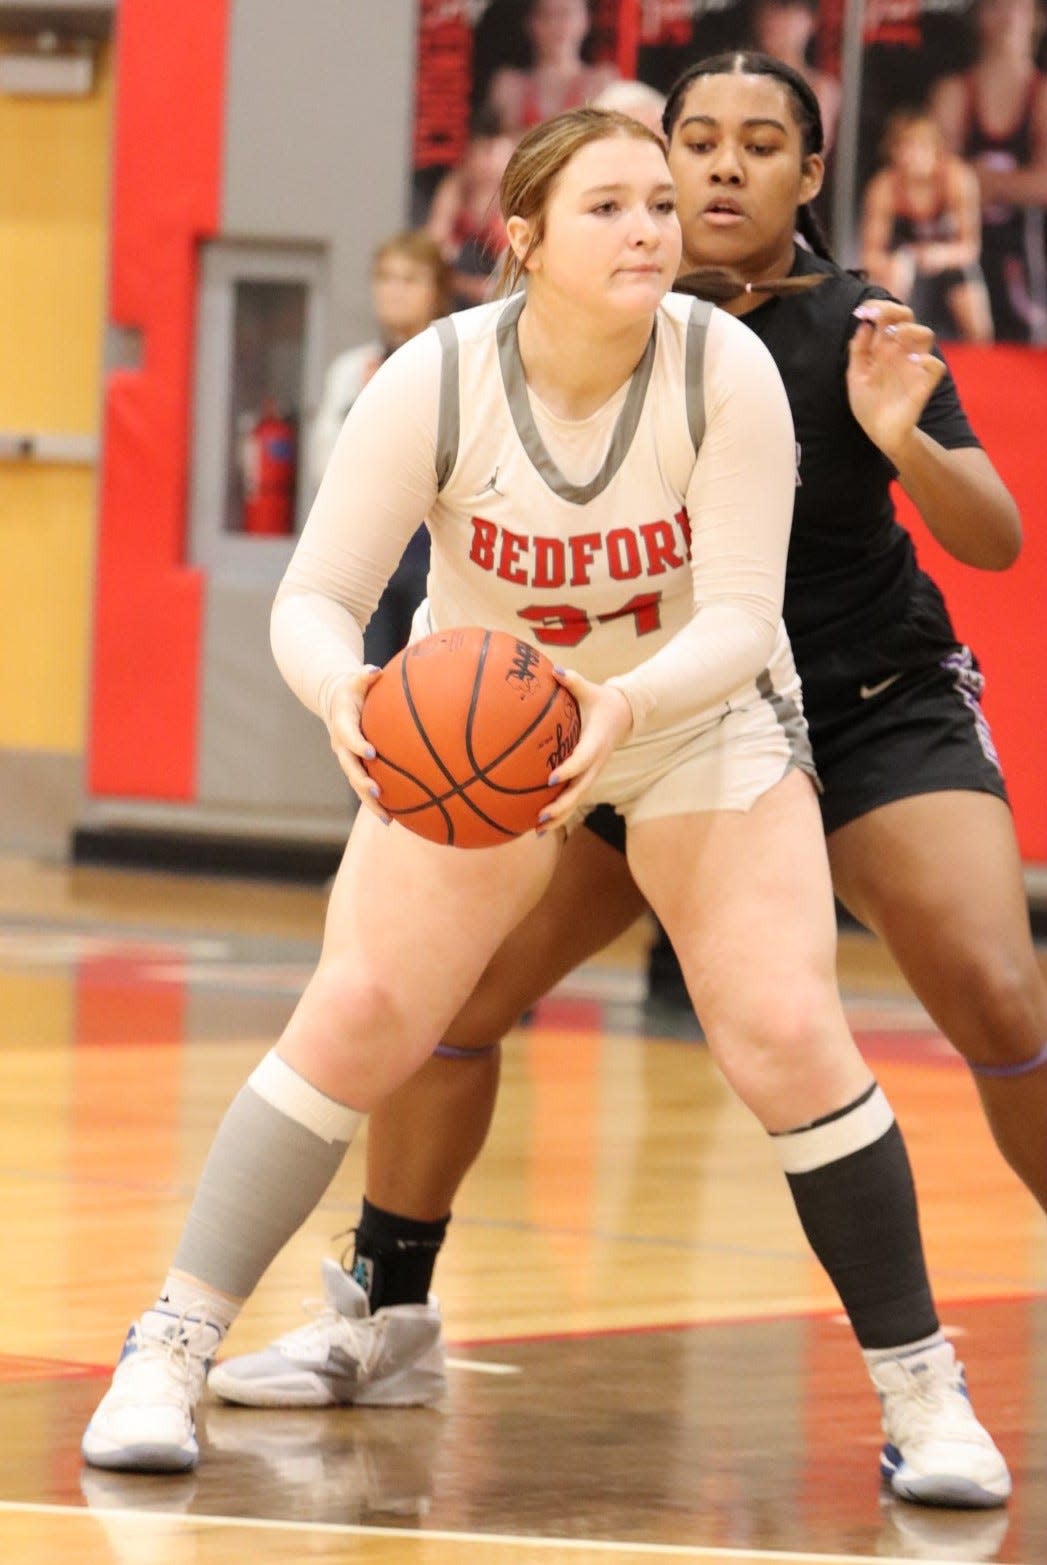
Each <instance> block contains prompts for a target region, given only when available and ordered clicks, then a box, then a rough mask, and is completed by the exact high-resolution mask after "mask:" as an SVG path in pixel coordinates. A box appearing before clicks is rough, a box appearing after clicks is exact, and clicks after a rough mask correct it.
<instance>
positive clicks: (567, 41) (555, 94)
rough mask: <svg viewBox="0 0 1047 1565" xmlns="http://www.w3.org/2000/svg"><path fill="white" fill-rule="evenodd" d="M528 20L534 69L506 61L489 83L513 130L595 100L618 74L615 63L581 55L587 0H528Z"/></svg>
mask: <svg viewBox="0 0 1047 1565" xmlns="http://www.w3.org/2000/svg"><path fill="white" fill-rule="evenodd" d="M523 25H524V32H525V33H526V36H527V39H528V42H529V43H530V46H531V67H530V69H529V70H525V71H524V70H518V69H516V68H515V67H513V66H502V67H501V69H500V70H497V71H495V73H494V75H493V76H492V77H491V82H490V86H489V87H488V89H487V106H488V108H489V109H490V110H491V111H492V113H493V114H494V115H495V118H496V119H497V121H498V124H499V125H500V126H501V128H502V130H503V131H505V132H506V133H507V134H508V135H510V136H518V135H520V134H521V133H522V132H523V131H525V130H529V129H530V127H531V126H532V125H538V124H539V123H540V122H541V121H542V120H545V119H549V118H550V117H551V116H552V115H554V114H559V113H561V112H562V111H563V110H565V109H577V108H580V107H581V106H582V105H583V104H585V103H590V102H591V101H592V100H593V98H595V97H596V95H597V93H599V92H601V91H602V90H603V89H604V87H606V86H607V85H608V83H609V82H611V81H613V80H615V78H616V77H617V75H618V71H617V68H616V67H615V66H614V65H611V64H609V63H604V64H600V65H589V64H587V62H586V61H585V59H584V58H583V56H582V49H583V47H584V44H585V40H586V38H587V37H588V36H589V29H590V27H591V25H592V24H591V18H590V16H589V6H588V0H524V22H523Z"/></svg>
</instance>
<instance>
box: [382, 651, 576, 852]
mask: <svg viewBox="0 0 1047 1565" xmlns="http://www.w3.org/2000/svg"><path fill="white" fill-rule="evenodd" d="M360 726H361V728H362V730H363V734H364V737H365V739H367V740H369V741H370V743H371V744H373V745H374V747H375V749H376V751H377V752H378V754H377V756H376V757H375V759H374V760H373V761H367V762H365V763H364V764H365V765H366V768H367V771H368V774H369V775H370V776H371V777H373V778H374V780H375V782H376V783H377V784H378V786H379V787H380V788H381V790H382V794H381V799H380V800H379V802H380V804H381V805H382V807H383V809H385V810H387V811H388V813H389V814H390V815H391V816H392V817H393V818H394V820H398V821H399V822H400V823H401V825H403V826H406V827H407V828H408V829H409V830H410V831H413V832H417V834H418V835H419V836H420V837H427V838H428V839H429V841H430V842H440V843H446V844H448V845H450V846H452V847H456V848H490V847H494V846H496V845H497V844H498V843H502V842H508V841H509V839H510V838H512V837H518V836H520V834H521V833H522V832H525V831H531V830H532V829H533V828H534V827H535V826H536V825H537V824H538V813H539V811H540V810H541V809H542V808H543V807H544V806H545V805H547V804H548V803H549V802H550V801H551V800H552V799H555V797H556V795H557V792H558V791H559V790H558V789H555V788H550V787H549V778H550V776H551V775H552V773H553V772H554V771H555V770H556V768H557V767H558V766H559V765H560V763H561V762H562V761H565V760H566V759H567V757H568V756H569V755H570V753H571V751H572V750H573V749H574V746H575V743H576V741H577V739H578V732H579V727H580V722H579V717H578V707H577V705H576V703H575V700H574V697H573V696H572V695H571V693H570V691H569V690H566V689H565V688H564V686H563V685H561V684H559V683H558V682H557V679H556V676H555V675H554V673H553V666H552V664H551V663H550V662H549V659H548V658H546V657H544V656H543V655H542V653H541V652H538V651H537V650H536V649H535V648H534V647H532V646H531V645H530V644H529V643H528V642H526V641H518V640H517V639H516V637H515V636H510V635H509V634H508V633H507V632H506V631H502V630H483V629H481V628H480V627H479V626H469V627H467V628H465V629H460V630H441V631H437V632H436V634H435V635H432V636H427V637H426V638H425V640H424V641H416V642H414V643H413V644H412V645H411V646H409V647H406V648H405V649H404V651H403V652H401V653H399V655H398V656H397V657H394V658H393V659H392V661H391V662H389V663H387V664H386V666H385V668H384V669H383V670H382V672H381V675H380V676H379V678H378V679H376V680H375V682H374V684H373V685H372V686H371V688H370V689H369V690H368V692H367V695H366V697H365V699H364V706H363V713H362V716H361V723H360Z"/></svg>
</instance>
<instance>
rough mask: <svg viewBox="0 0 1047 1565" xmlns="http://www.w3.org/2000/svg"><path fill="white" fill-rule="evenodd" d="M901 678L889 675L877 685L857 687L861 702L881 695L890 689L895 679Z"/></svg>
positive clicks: (898, 675)
mask: <svg viewBox="0 0 1047 1565" xmlns="http://www.w3.org/2000/svg"><path fill="white" fill-rule="evenodd" d="M901 677H902V676H901V675H900V674H889V675H888V677H887V678H886V679H881V680H880V682H879V684H878V685H859V687H858V694H859V695H860V696H861V698H862V700H863V701H871V700H872V698H873V696H878V695H882V694H883V692H884V691H885V690H889V689H890V687H891V686H892V685H893V684H894V682H895V680H896V679H901Z"/></svg>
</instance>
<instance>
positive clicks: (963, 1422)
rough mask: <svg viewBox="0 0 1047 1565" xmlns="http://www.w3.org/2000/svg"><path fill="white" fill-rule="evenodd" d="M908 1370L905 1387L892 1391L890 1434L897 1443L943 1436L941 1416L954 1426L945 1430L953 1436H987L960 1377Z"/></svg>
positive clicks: (955, 1438) (955, 1437) (969, 1437)
mask: <svg viewBox="0 0 1047 1565" xmlns="http://www.w3.org/2000/svg"><path fill="white" fill-rule="evenodd" d="M905 1373H906V1385H905V1388H904V1389H899V1390H898V1391H894V1392H891V1393H890V1394H889V1400H890V1404H891V1406H890V1425H891V1434H892V1437H893V1438H894V1440H895V1442H896V1443H897V1444H898V1445H907V1444H918V1443H919V1442H920V1441H921V1440H926V1439H933V1438H935V1437H936V1436H937V1437H941V1436H942V1434H943V1431H942V1430H941V1429H940V1427H939V1426H938V1420H939V1419H942V1418H946V1419H948V1420H949V1422H950V1425H951V1426H952V1427H950V1428H949V1430H948V1431H947V1432H944V1433H945V1434H946V1437H947V1438H948V1439H950V1440H979V1441H980V1440H982V1439H983V1438H984V1436H983V1431H982V1428H981V1426H980V1424H979V1423H978V1421H977V1419H976V1418H975V1416H974V1412H973V1410H972V1408H971V1404H970V1403H969V1401H968V1400H967V1398H966V1396H965V1395H964V1394H963V1386H962V1381H961V1380H960V1379H959V1378H958V1377H957V1378H956V1379H949V1380H944V1379H942V1378H941V1377H940V1376H936V1375H926V1374H924V1375H916V1374H913V1373H912V1371H911V1370H906V1372H905Z"/></svg>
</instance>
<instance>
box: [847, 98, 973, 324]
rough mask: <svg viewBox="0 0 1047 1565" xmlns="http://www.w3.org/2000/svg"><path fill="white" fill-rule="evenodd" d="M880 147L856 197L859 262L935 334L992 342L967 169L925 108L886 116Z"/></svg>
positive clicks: (871, 276) (970, 175)
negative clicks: (877, 161)
mask: <svg viewBox="0 0 1047 1565" xmlns="http://www.w3.org/2000/svg"><path fill="white" fill-rule="evenodd" d="M883 154H884V159H885V163H886V166H885V167H884V168H882V169H881V170H880V172H879V173H877V174H874V175H873V177H872V179H871V180H870V181H869V183H868V185H867V186H866V187H865V195H864V197H863V199H862V224H861V265H862V268H863V269H864V270H865V271H866V272H867V273H868V274H869V278H870V280H871V281H872V282H875V283H879V284H880V286H881V287H882V288H886V289H887V290H888V292H890V293H893V294H894V296H895V298H896V299H900V300H901V301H902V303H903V304H908V305H910V306H911V307H912V310H913V313H914V314H915V315H916V316H917V318H918V319H919V320H921V321H923V322H924V324H925V325H928V326H931V327H933V329H934V330H935V331H936V332H937V333H938V335H939V336H941V337H954V338H955V337H959V338H961V339H963V340H965V341H967V342H991V341H992V335H993V328H992V313H991V311H990V308H989V295H988V291H987V289H986V286H985V279H984V277H983V276H982V272H981V268H980V266H979V265H978V256H979V252H980V250H981V201H980V198H979V194H978V181H977V178H976V177H975V175H974V173H973V171H972V170H971V169H970V168H968V166H967V164H966V163H964V162H963V160H962V159H961V158H958V157H955V156H954V155H953V154H951V153H949V152H948V151H947V150H946V146H945V140H944V137H943V136H942V133H941V130H940V128H939V127H938V125H937V123H936V122H935V121H934V120H933V119H932V118H931V116H930V115H929V114H928V113H926V112H925V111H923V110H917V109H913V110H906V109H903V110H899V111H898V112H897V113H895V114H892V115H891V117H890V119H889V120H888V122H887V131H886V134H885V136H884V141H883Z"/></svg>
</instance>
